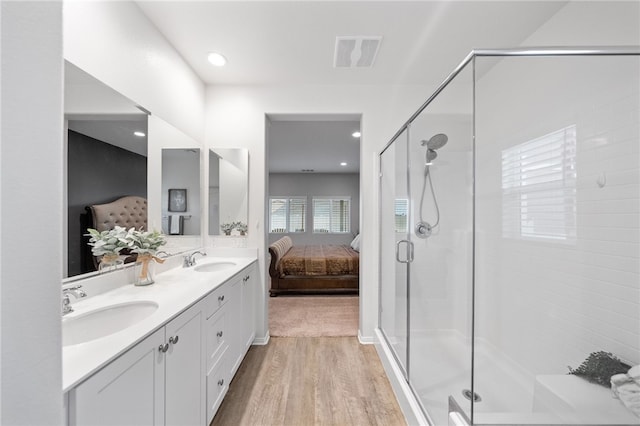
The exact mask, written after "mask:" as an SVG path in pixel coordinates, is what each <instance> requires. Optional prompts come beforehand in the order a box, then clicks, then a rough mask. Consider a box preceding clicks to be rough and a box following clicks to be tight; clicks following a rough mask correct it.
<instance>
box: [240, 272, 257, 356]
mask: <svg viewBox="0 0 640 426" xmlns="http://www.w3.org/2000/svg"><path fill="white" fill-rule="evenodd" d="M257 278H258V274H257V271H256V267H255V266H250V267H249V268H247V274H246V276H245V278H244V279H243V282H242V283H243V286H242V344H243V348H244V352H246V351H247V350H248V349H249V346H251V344H252V343H253V339H255V337H256V325H255V321H256V320H255V315H256V314H255V292H256V287H257V284H256V280H257Z"/></svg>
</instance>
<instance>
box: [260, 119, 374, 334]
mask: <svg viewBox="0 0 640 426" xmlns="http://www.w3.org/2000/svg"><path fill="white" fill-rule="evenodd" d="M362 119H363V114H362V113H361V112H357V113H301V112H295V113H265V160H264V161H265V175H264V185H265V187H264V194H265V197H264V223H265V226H264V242H265V243H264V247H263V250H264V253H265V265H267V267H266V268H265V272H264V279H265V287H266V288H265V297H266V300H265V306H264V309H265V315H264V317H265V325H266V327H265V328H266V330H267V331H268V330H269V297H270V296H269V295H268V294H269V289H270V287H271V277H270V276H269V271H268V265H269V259H268V254H269V249H268V247H269V244H270V242H269V240H270V233H269V228H270V226H269V225H270V224H269V219H270V218H269V208H270V206H269V199H270V195H271V194H270V192H269V186H270V182H269V181H270V179H269V176H270V174H271V170H270V164H269V154H270V145H271V133H270V128H271V124H272V123H273V122H278V121H351V122H357V123H358V124H357V127H358V128H357V129H355V130H357V131H359V132H362ZM354 139H356V140H355V141H354V143H357V144H358V163H359V165H358V172H357V173H358V229H357V230H355V233H356V234H359V233H360V232H361V229H362V223H363V206H362V194H363V179H362V133H361V135H360V137H358V138H355V137H354ZM290 195H294V194H290ZM298 195H301V194H298ZM310 208H311V206H307V215H310V214H311V213H310ZM351 233H352V234H353V233H354V229H353V228H352V229H351ZM284 235H287V234H283V236H284ZM352 239H353V238H352ZM365 255H366V253H365ZM362 257H363V256H362V254H361V258H360V273H359V279H358V294H359V296H360V291H361V289H362V281H361V279H360V277H361V276H362V264H363V262H362ZM360 301H362V299H361V298H360ZM361 329H362V306H361V303H360V306H359V313H358V336H357V337H358V339H360V333H361Z"/></svg>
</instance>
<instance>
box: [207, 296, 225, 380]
mask: <svg viewBox="0 0 640 426" xmlns="http://www.w3.org/2000/svg"><path fill="white" fill-rule="evenodd" d="M227 317H228V315H227V309H226V308H225V309H219V310H217V311H216V313H215V314H213V315H212V316H211V317H209V318H208V319H207V321H206V340H207V371H209V370H210V369H211V367H212V366H213V364H215V362H216V361H217V360H218V359H219V358H220V356H221V355H222V353H223V352H224V350H225V349H226V348H227V346H228V343H227V339H228V338H229V336H228V326H227Z"/></svg>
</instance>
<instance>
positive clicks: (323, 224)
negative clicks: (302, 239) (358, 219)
mask: <svg viewBox="0 0 640 426" xmlns="http://www.w3.org/2000/svg"><path fill="white" fill-rule="evenodd" d="M313 232H315V233H347V232H351V200H350V199H348V198H314V199H313Z"/></svg>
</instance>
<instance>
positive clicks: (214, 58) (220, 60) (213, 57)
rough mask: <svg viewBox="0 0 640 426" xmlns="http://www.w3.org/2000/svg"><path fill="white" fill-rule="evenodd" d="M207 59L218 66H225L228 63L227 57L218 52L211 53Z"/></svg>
mask: <svg viewBox="0 0 640 426" xmlns="http://www.w3.org/2000/svg"><path fill="white" fill-rule="evenodd" d="M207 59H208V60H209V62H210V63H211V65H215V66H216V67H223V66H224V65H225V64H226V63H227V58H225V57H224V56H222V55H221V54H219V53H216V52H211V53H209V56H207Z"/></svg>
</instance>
